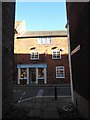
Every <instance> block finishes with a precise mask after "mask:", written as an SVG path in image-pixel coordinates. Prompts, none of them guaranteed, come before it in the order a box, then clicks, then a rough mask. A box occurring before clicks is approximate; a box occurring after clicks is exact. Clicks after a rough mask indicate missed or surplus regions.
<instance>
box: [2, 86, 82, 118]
mask: <svg viewBox="0 0 90 120" xmlns="http://www.w3.org/2000/svg"><path fill="white" fill-rule="evenodd" d="M57 91H58V92H57V94H58V96H57V98H56V99H55V96H54V92H55V89H54V88H53V87H52V88H48V87H14V91H13V101H14V104H13V107H12V108H11V109H10V111H8V112H7V114H6V115H4V117H3V120H4V119H5V120H7V119H15V120H17V119H20V120H35V118H36V119H39V120H41V119H42V120H46V119H60V120H64V119H66V118H76V119H77V118H79V119H82V118H81V116H80V115H79V114H78V112H77V110H76V109H75V108H74V106H73V104H72V102H71V96H70V91H69V88H68V87H67V88H61V87H60V88H59V87H58V88H57Z"/></svg>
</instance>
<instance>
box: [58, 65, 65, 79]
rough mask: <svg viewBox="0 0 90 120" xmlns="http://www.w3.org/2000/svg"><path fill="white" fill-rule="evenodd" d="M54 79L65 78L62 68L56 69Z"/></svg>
mask: <svg viewBox="0 0 90 120" xmlns="http://www.w3.org/2000/svg"><path fill="white" fill-rule="evenodd" d="M56 78H65V70H64V66H57V67H56Z"/></svg>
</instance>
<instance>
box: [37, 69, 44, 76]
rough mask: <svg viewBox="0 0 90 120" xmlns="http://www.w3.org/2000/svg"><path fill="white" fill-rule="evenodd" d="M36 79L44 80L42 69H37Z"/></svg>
mask: <svg viewBox="0 0 90 120" xmlns="http://www.w3.org/2000/svg"><path fill="white" fill-rule="evenodd" d="M38 78H44V69H43V68H39V69H38Z"/></svg>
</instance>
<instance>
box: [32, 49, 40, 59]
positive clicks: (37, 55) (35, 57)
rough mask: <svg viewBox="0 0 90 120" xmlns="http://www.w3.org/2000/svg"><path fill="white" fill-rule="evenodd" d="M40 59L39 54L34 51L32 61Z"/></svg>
mask: <svg viewBox="0 0 90 120" xmlns="http://www.w3.org/2000/svg"><path fill="white" fill-rule="evenodd" d="M38 59H39V53H38V52H37V51H33V52H32V53H31V60H38Z"/></svg>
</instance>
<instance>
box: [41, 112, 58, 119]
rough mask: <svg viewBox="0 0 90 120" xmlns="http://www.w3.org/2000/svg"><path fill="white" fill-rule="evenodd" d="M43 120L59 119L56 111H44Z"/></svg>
mask: <svg viewBox="0 0 90 120" xmlns="http://www.w3.org/2000/svg"><path fill="white" fill-rule="evenodd" d="M43 118H55V119H57V118H59V114H58V113H57V111H44V112H43Z"/></svg>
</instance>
